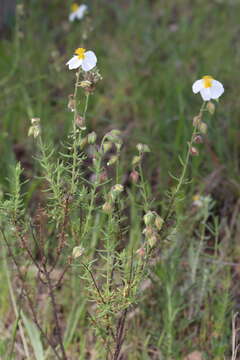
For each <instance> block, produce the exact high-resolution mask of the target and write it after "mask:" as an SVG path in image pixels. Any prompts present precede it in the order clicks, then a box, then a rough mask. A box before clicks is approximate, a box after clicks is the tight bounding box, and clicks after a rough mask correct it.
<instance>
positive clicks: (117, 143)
mask: <svg viewBox="0 0 240 360" xmlns="http://www.w3.org/2000/svg"><path fill="white" fill-rule="evenodd" d="M115 146H116V148H117V152H120V150H121V148H122V141H120V139H119V141H118V142H116V143H115Z"/></svg>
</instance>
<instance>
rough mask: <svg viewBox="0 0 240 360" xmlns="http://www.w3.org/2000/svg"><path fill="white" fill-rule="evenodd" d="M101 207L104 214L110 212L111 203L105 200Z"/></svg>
mask: <svg viewBox="0 0 240 360" xmlns="http://www.w3.org/2000/svg"><path fill="white" fill-rule="evenodd" d="M102 209H103V211H104V212H105V213H106V214H110V213H111V212H112V204H111V203H109V202H105V203H104V204H103V206H102Z"/></svg>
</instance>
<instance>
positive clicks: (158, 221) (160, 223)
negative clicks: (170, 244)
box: [155, 215, 164, 231]
mask: <svg viewBox="0 0 240 360" xmlns="http://www.w3.org/2000/svg"><path fill="white" fill-rule="evenodd" d="M163 223H164V220H163V218H162V217H161V216H159V215H157V216H156V218H155V226H156V228H157V229H158V230H159V231H160V230H161V229H162V226H163Z"/></svg>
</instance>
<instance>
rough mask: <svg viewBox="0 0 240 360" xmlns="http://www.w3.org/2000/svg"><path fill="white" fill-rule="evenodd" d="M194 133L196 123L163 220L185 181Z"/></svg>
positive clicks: (166, 217) (202, 109)
mask: <svg viewBox="0 0 240 360" xmlns="http://www.w3.org/2000/svg"><path fill="white" fill-rule="evenodd" d="M205 104H206V102H205V101H204V102H203V104H202V106H201V109H200V111H199V117H200V116H202V113H203V111H204V108H205ZM196 134H197V124H194V127H193V132H192V136H191V140H190V142H189V143H188V151H187V155H186V159H185V161H184V164H183V169H182V173H181V176H180V178H179V181H178V184H177V187H176V189H175V191H174V192H173V194H172V197H171V199H170V203H169V207H168V210H167V213H166V215H165V218H164V221H167V220H168V218H169V217H170V215H171V213H172V208H173V204H174V201H175V199H176V197H177V195H178V193H179V191H180V189H181V187H182V185H183V184H184V182H185V176H186V172H187V168H188V165H189V161H190V155H191V148H192V145H193V142H194V138H195V135H196Z"/></svg>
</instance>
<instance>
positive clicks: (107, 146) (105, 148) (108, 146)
mask: <svg viewBox="0 0 240 360" xmlns="http://www.w3.org/2000/svg"><path fill="white" fill-rule="evenodd" d="M111 147H112V143H111V142H110V141H105V142H104V144H103V151H104V153H106V152H108V151H109V150H110V149H111Z"/></svg>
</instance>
